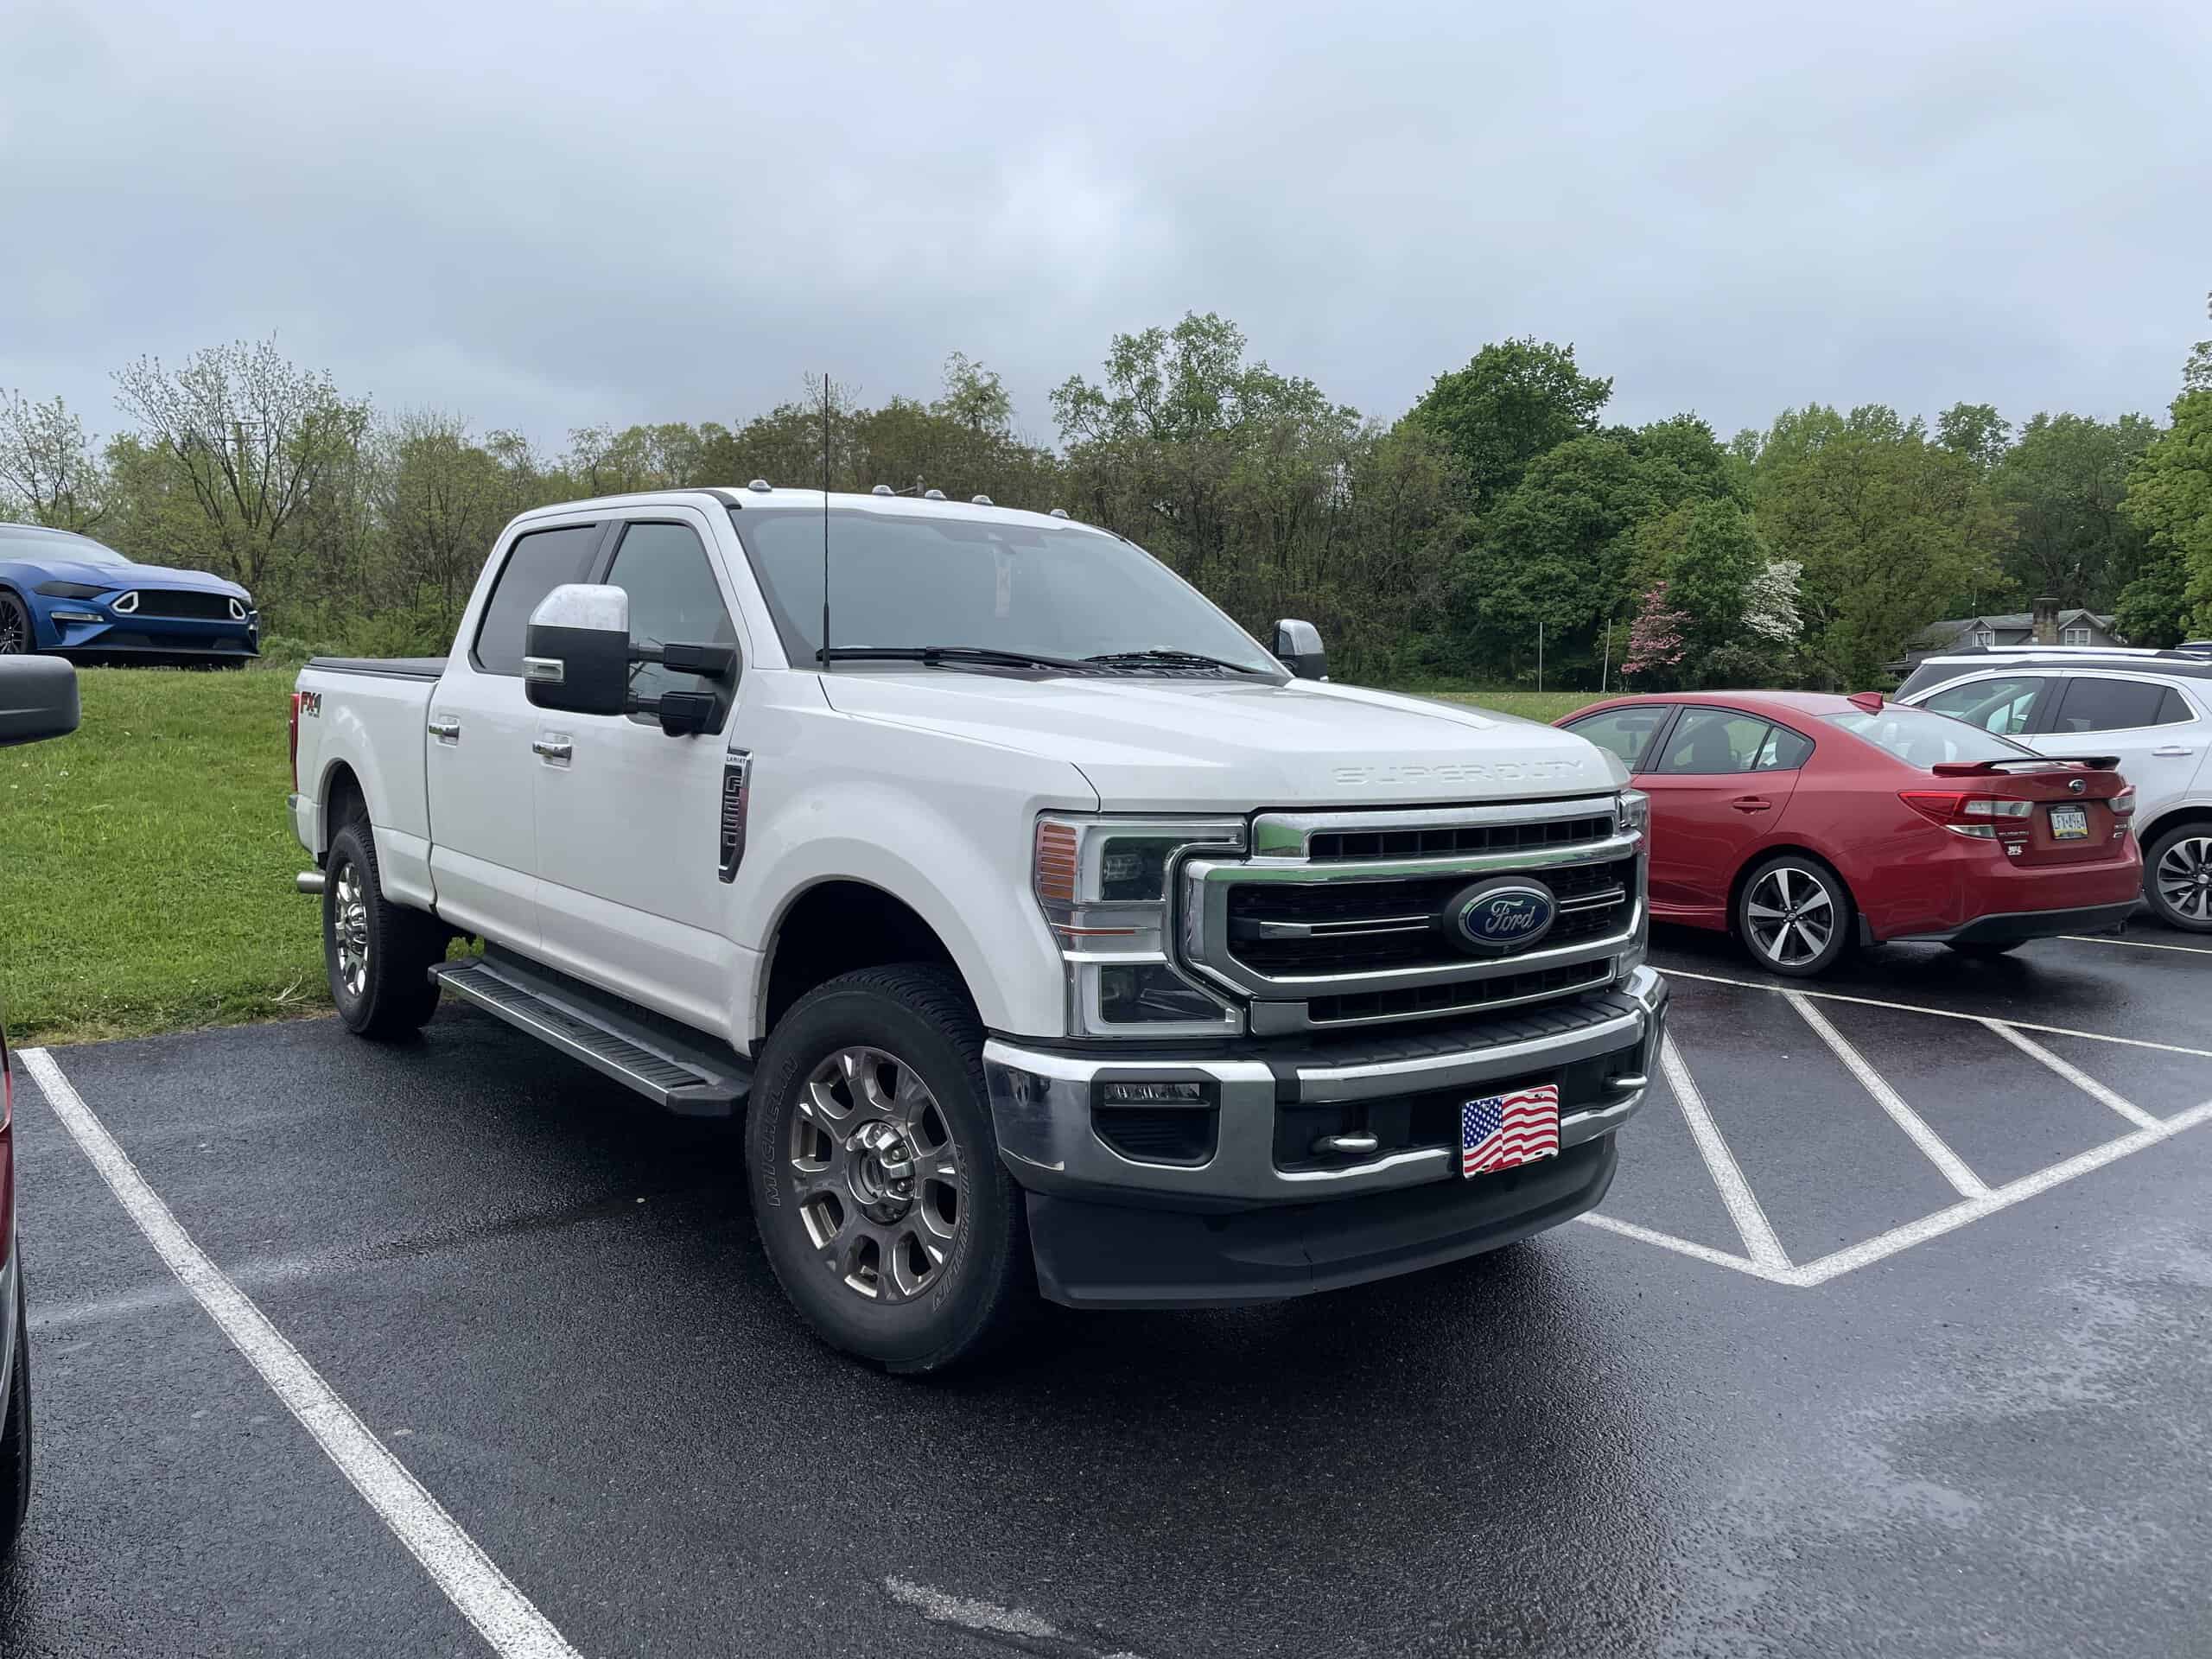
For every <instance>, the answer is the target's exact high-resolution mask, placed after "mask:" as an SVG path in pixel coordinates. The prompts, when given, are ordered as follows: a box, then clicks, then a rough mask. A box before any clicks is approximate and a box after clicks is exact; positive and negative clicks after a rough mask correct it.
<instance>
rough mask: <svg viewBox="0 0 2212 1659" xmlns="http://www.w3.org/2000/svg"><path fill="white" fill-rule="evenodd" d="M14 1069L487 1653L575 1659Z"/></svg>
mask: <svg viewBox="0 0 2212 1659" xmlns="http://www.w3.org/2000/svg"><path fill="white" fill-rule="evenodd" d="M16 1058H19V1059H21V1060H22V1063H23V1069H24V1070H25V1071H29V1073H30V1075H31V1078H32V1080H33V1081H34V1082H35V1083H36V1084H38V1086H39V1092H40V1093H41V1094H42V1095H44V1096H46V1103H47V1104H48V1106H51V1107H52V1108H53V1109H54V1116H56V1117H58V1118H60V1120H61V1125H62V1127H63V1128H66V1129H67V1130H68V1131H69V1134H70V1136H71V1138H72V1139H73V1140H74V1141H76V1142H77V1145H78V1146H79V1147H80V1148H81V1149H82V1150H83V1152H84V1154H85V1156H86V1158H88V1159H90V1160H92V1167H93V1168H94V1169H96V1170H98V1171H99V1174H100V1179H102V1180H104V1181H105V1182H106V1183H107V1185H108V1189H109V1190H110V1191H111V1192H113V1193H114V1194H115V1197H116V1201H117V1202H118V1204H120V1205H122V1206H123V1208H124V1212H125V1213H126V1214H128V1215H129V1216H130V1219H131V1220H132V1221H134V1222H135V1223H137V1226H138V1230H139V1231H140V1232H142V1233H143V1234H144V1235H145V1236H146V1240H147V1242H148V1243H150V1244H151V1245H152V1246H153V1247H154V1249H155V1251H156V1253H157V1254H158V1255H160V1256H161V1258H162V1262H164V1263H166V1264H167V1265H168V1269H169V1271H170V1272H172V1273H174V1274H175V1275H176V1276H177V1280H178V1281H179V1282H180V1283H181V1284H182V1285H183V1286H184V1287H185V1289H187V1290H188V1291H189V1292H190V1293H191V1294H192V1298H193V1300H194V1301H196V1302H198V1303H199V1304H200V1306H201V1307H202V1308H203V1309H205V1310H206V1311H207V1317H208V1318H209V1319H213V1320H214V1322H215V1324H216V1325H217V1326H218V1327H219V1329H220V1330H221V1331H222V1332H223V1334H224V1335H225V1336H226V1337H228V1338H230V1339H231V1342H232V1345H234V1346H235V1347H236V1348H237V1349H238V1351H239V1352H240V1353H241V1354H243V1355H245V1358H246V1362H247V1363H249V1364H251V1366H252V1367H253V1369H254V1370H256V1371H257V1372H259V1373H260V1374H261V1379H262V1381H263V1382H264V1383H267V1384H268V1385H269V1387H270V1389H272V1390H273V1391H274V1392H275V1394H276V1395H277V1398H278V1399H280V1400H282V1401H283V1402H284V1404H285V1406H286V1408H289V1410H290V1412H291V1414H293V1415H294V1416H295V1417H296V1418H298V1419H299V1420H300V1423H301V1426H302V1427H304V1428H305V1429H306V1430H307V1431H308V1433H310V1434H312V1435H313V1436H314V1437H315V1443H316V1444H317V1445H319V1446H321V1447H322V1450H323V1452H324V1454H325V1455H326V1456H327V1457H328V1458H329V1459H330V1460H331V1461H332V1462H333V1463H334V1464H336V1465H338V1468H339V1471H340V1473H342V1474H343V1475H344V1476H345V1477H346V1479H347V1480H349V1481H351V1482H352V1483H353V1490H354V1491H357V1492H359V1493H360V1495H361V1497H362V1498H363V1499H364V1500H365V1502H366V1503H368V1505H369V1507H370V1508H371V1509H372V1510H375V1511H376V1512H377V1514H378V1516H380V1517H381V1518H382V1520H383V1521H384V1523H385V1525H386V1526H388V1527H390V1528H391V1530H392V1533H393V1535H395V1536H397V1538H398V1540H399V1541H400V1542H401V1543H403V1544H404V1545H405V1546H406V1547H407V1550H408V1553H409V1554H411V1555H413V1556H414V1558H415V1559H416V1561H418V1562H419V1563H421V1565H422V1567H423V1571H424V1572H426V1573H429V1575H430V1577H431V1579H432V1580H434V1581H435V1583H436V1585H437V1586H438V1588H439V1589H441V1590H442V1591H444V1592H445V1593H446V1597H447V1599H448V1600H450V1601H451V1602H452V1603H453V1605H454V1606H455V1607H456V1608H458V1609H459V1610H460V1611H461V1615H462V1617H464V1618H467V1620H468V1622H469V1623H470V1624H473V1625H474V1626H475V1627H476V1630H477V1631H478V1633H479V1634H480V1635H481V1636H482V1637H484V1639H485V1641H486V1642H487V1643H490V1644H491V1645H492V1647H493V1650H494V1651H496V1652H498V1653H499V1654H500V1655H501V1656H503V1659H578V1656H577V1653H576V1650H575V1649H574V1648H572V1647H570V1646H569V1643H568V1642H567V1640H566V1639H565V1638H564V1637H563V1636H562V1634H561V1632H560V1631H559V1630H556V1629H555V1628H554V1627H553V1624H552V1623H551V1622H550V1620H549V1619H547V1618H546V1617H545V1616H544V1615H543V1613H541V1612H539V1611H537V1608H536V1607H535V1606H533V1605H531V1600H530V1598H529V1597H527V1596H525V1595H524V1594H523V1592H521V1591H520V1590H518V1589H517V1588H516V1587H515V1586H514V1584H513V1583H512V1581H511V1580H509V1579H508V1577H507V1575H506V1574H505V1573H502V1572H501V1571H500V1570H499V1567H498V1566H497V1565H496V1564H494V1563H493V1560H492V1558H491V1557H490V1556H488V1555H486V1554H485V1553H484V1552H483V1550H482V1549H480V1548H478V1546H477V1543H476V1541H475V1540H474V1539H473V1538H471V1537H470V1536H469V1535H467V1533H466V1532H464V1531H462V1530H461V1527H460V1525H459V1524H458V1523H457V1522H455V1521H454V1518H453V1517H452V1516H450V1515H448V1514H447V1513H446V1511H445V1508H444V1506H443V1505H442V1504H441V1503H439V1502H438V1501H437V1499H436V1498H435V1497H431V1496H430V1494H429V1491H427V1490H425V1489H424V1487H423V1484H422V1483H421V1482H420V1481H418V1480H416V1478H415V1477H414V1476H413V1475H411V1474H410V1473H409V1472H408V1471H407V1467H406V1465H404V1464H403V1463H401V1462H400V1461H399V1459H397V1458H395V1457H393V1456H392V1455H391V1452H389V1451H388V1450H386V1449H385V1445H384V1442H383V1441H381V1440H378V1439H377V1437H376V1435H375V1434H374V1433H372V1432H371V1430H370V1429H369V1427H368V1425H367V1424H365V1423H364V1422H363V1421H361V1420H360V1418H359V1417H358V1416H356V1415H355V1414H354V1413H353V1408H352V1407H350V1406H348V1405H347V1404H346V1402H344V1401H343V1400H341V1399H340V1398H339V1396H338V1395H337V1394H336V1393H335V1392H334V1390H333V1389H331V1387H330V1385H329V1384H328V1383H326V1382H324V1381H323V1380H322V1377H321V1375H320V1374H319V1373H318V1372H317V1371H316V1370H315V1367H314V1366H312V1365H310V1364H308V1362H307V1360H306V1359H305V1358H303V1357H302V1356H301V1354H300V1351H299V1350H297V1349H296V1348H295V1347H293V1346H292V1344H290V1343H289V1342H288V1341H287V1340H286V1339H285V1338H284V1335H283V1332H280V1331H279V1330H277V1327H276V1326H275V1325H272V1324H270V1321H269V1318H268V1316H267V1315H266V1314H264V1313H262V1311H261V1310H260V1308H258V1307H257V1306H255V1305H254V1303H253V1301H252V1300H251V1298H249V1297H248V1296H247V1295H246V1294H245V1292H244V1291H242V1290H240V1289H239V1288H238V1287H237V1286H236V1285H234V1284H232V1282H231V1281H230V1280H229V1279H227V1278H226V1277H225V1276H224V1274H223V1271H222V1269H221V1268H218V1267H217V1266H216V1265H215V1264H214V1262H212V1261H210V1260H209V1259H208V1257H207V1253H206V1252H205V1251H203V1250H201V1249H200V1247H199V1245H197V1244H195V1243H193V1241H192V1236H191V1235H190V1234H189V1233H188V1232H186V1231H185V1230H184V1229H183V1227H182V1226H181V1225H180V1224H179V1223H178V1221H177V1218H176V1217H175V1216H174V1215H172V1214H171V1213H170V1212H169V1207H168V1205H166V1204H164V1203H163V1202H162V1197H161V1194H159V1193H158V1192H155V1191H154V1189H153V1188H152V1187H151V1186H150V1185H148V1184H147V1182H146V1178H145V1177H144V1176H143V1175H141V1174H140V1173H138V1169H137V1166H136V1165H134V1164H133V1163H132V1162H131V1161H130V1155H129V1154H126V1153H125V1152H124V1150H123V1147H121V1145H120V1144H118V1142H117V1141H116V1139H115V1137H114V1136H113V1135H110V1134H109V1133H108V1131H107V1127H106V1125H105V1124H103V1123H102V1122H100V1121H99V1118H98V1117H96V1116H93V1114H92V1109H91V1108H90V1107H89V1106H87V1105H86V1104H85V1102H84V1098H83V1096H80V1095H79V1094H78V1092H77V1090H76V1087H75V1085H74V1084H71V1082H70V1081H69V1079H68V1078H67V1077H64V1076H63V1075H62V1073H61V1068H60V1065H56V1064H55V1063H54V1057H53V1056H52V1055H51V1054H49V1053H48V1052H46V1051H45V1050H44V1049H42V1048H26V1049H21V1050H18V1051H17V1053H16Z"/></svg>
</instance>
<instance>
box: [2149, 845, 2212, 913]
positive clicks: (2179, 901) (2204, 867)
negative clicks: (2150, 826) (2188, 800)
mask: <svg viewBox="0 0 2212 1659" xmlns="http://www.w3.org/2000/svg"><path fill="white" fill-rule="evenodd" d="M2143 896H2144V897H2145V899H2149V900H2150V901H2151V909H2152V912H2155V913H2156V915H2157V916H2158V919H2159V920H2160V921H2162V922H2164V924H2165V925H2167V926H2168V927H2178V928H2181V929H2183V930H2184V931H2188V932H2190V933H2212V823H2183V824H2177V825H2175V826H2174V828H2172V829H2169V830H2167V831H2166V833H2165V834H2164V835H2163V836H2159V837H2158V840H2157V841H2155V842H2152V844H2151V850H2150V851H2148V852H2146V853H2145V854H2144V855H2143Z"/></svg>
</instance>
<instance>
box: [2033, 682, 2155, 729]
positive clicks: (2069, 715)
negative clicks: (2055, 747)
mask: <svg viewBox="0 0 2212 1659" xmlns="http://www.w3.org/2000/svg"><path fill="white" fill-rule="evenodd" d="M2165 701H2166V688H2165V687H2164V686H2163V685H2153V684H2152V683H2149V682H2148V681H2145V680H2069V681H2068V682H2067V685H2066V701H2065V702H2062V703H2060V704H2059V705H2058V719H2057V721H2056V722H2055V723H2054V724H2053V725H2052V727H2051V729H2052V730H2053V731H2055V732H2123V731H2126V730H2127V729H2128V728H2130V727H2132V726H2156V725H2158V723H2159V721H2161V719H2163V718H2164V716H2163V715H2161V714H2160V713H2159V710H2160V709H2162V708H2163V707H2164V704H2165Z"/></svg>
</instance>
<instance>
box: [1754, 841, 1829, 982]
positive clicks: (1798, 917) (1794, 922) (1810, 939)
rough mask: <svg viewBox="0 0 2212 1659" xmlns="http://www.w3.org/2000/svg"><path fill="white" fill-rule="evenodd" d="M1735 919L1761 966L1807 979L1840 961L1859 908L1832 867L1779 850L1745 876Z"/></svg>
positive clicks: (1822, 972) (1805, 856)
mask: <svg viewBox="0 0 2212 1659" xmlns="http://www.w3.org/2000/svg"><path fill="white" fill-rule="evenodd" d="M1735 921H1736V935H1737V937H1738V938H1740V939H1742V940H1743V942H1744V947H1745V949H1746V950H1749V951H1750V952H1751V956H1752V957H1753V959H1754V960H1756V961H1757V962H1758V964H1759V966H1760V967H1762V968H1764V969H1766V970H1767V971H1768V972H1769V973H1775V974H1787V975H1789V976H1790V977H1791V978H1793V979H1810V978H1812V977H1813V976H1815V975H1818V974H1824V973H1826V972H1827V970H1828V969H1831V968H1833V967H1834V966H1835V964H1836V963H1838V962H1840V961H1841V960H1842V958H1843V955H1844V953H1845V952H1846V951H1847V950H1849V949H1850V948H1851V940H1852V933H1853V929H1854V928H1855V927H1856V926H1857V925H1858V912H1857V911H1856V909H1855V907H1854V906H1853V904H1852V902H1851V890H1850V889H1849V888H1848V887H1845V886H1844V884H1843V878H1842V877H1841V876H1840V875H1838V874H1836V873H1835V872H1834V870H1832V869H1830V868H1828V867H1827V865H1825V864H1823V863H1821V861H1820V860H1818V859H1816V858H1811V857H1808V856H1807V855H1805V854H1802V853H1778V854H1777V855H1775V856H1774V857H1772V858H1770V859H1767V860H1765V861H1764V862H1762V863H1761V864H1759V865H1758V867H1757V868H1754V869H1753V870H1752V871H1751V874H1750V875H1749V876H1747V877H1745V880H1744V884H1743V886H1742V887H1740V888H1738V891H1737V894H1736V917H1735Z"/></svg>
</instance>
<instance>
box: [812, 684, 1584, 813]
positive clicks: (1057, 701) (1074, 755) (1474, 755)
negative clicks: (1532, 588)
mask: <svg viewBox="0 0 2212 1659" xmlns="http://www.w3.org/2000/svg"><path fill="white" fill-rule="evenodd" d="M823 690H824V692H825V693H826V694H827V696H829V702H830V704H831V706H832V707H834V708H836V709H838V710H839V711H840V712H841V713H843V714H847V715H853V716H855V717H856V718H861V719H868V720H878V721H884V722H886V723H887V724H892V725H897V726H902V727H906V728H912V729H913V730H915V731H917V732H929V733H935V734H939V735H941V736H944V737H946V738H951V739H957V740H961V741H968V742H972V743H981V744H988V745H990V746H992V747H998V748H1005V749H1018V750H1020V751H1022V752H1023V753H1030V754H1037V755H1042V756H1046V757H1049V758H1051V759H1054V760H1066V761H1070V762H1071V763H1073V764H1074V765H1075V766H1077V767H1079V768H1080V769H1081V770H1082V772H1083V773H1084V776H1085V777H1086V778H1088V779H1090V784H1091V786H1092V787H1093V788H1095V789H1096V790H1097V791H1098V794H1099V798H1100V803H1101V804H1102V805H1103V806H1104V807H1105V808H1107V809H1108V810H1116V811H1151V812H1172V811H1194V810H1195V811H1219V810H1231V811H1237V812H1243V811H1249V810H1252V809H1253V808H1255V807H1306V808H1313V807H1362V806H1391V805H1403V804H1421V803H1436V802H1452V801H1475V800H1479V801H1495V800H1515V799H1528V798H1544V797H1551V796H1559V795H1574V794H1581V793H1586V792H1587V793H1593V794H1594V793H1598V792H1600V791H1609V790H1613V789H1618V788H1619V787H1620V786H1621V785H1624V784H1625V783H1626V782H1627V779H1626V776H1625V774H1624V772H1622V770H1621V768H1620V766H1619V764H1618V762H1617V761H1616V760H1614V759H1613V758H1612V756H1611V755H1610V754H1608V753H1605V751H1604V750H1602V749H1600V748H1599V747H1597V746H1596V745H1594V744H1592V743H1590V742H1587V741H1585V740H1584V739H1582V738H1579V737H1576V736H1575V735H1573V734H1572V733H1569V732H1562V731H1559V730H1556V729H1555V728H1552V727H1549V726H1542V725H1539V724H1537V723H1536V722H1535V721H1527V720H1521V719H1517V718H1516V717H1514V716H1513V715H1496V714H1488V713H1484V712H1483V711H1481V710H1479V709H1470V708H1464V707H1461V706H1459V705H1458V704H1452V703H1442V702H1430V701H1428V700H1427V699H1426V698H1421V697H1405V696H1395V695H1393V694H1391V693H1389V692H1384V691H1370V690H1364V689H1363V688H1361V687H1357V686H1346V685H1330V684H1325V683H1316V682H1313V681H1309V680H1293V681H1292V682H1290V683H1288V684H1287V685H1281V686H1276V685H1268V684H1262V683H1256V682H1249V681H1222V680H1169V679H1150V678H1141V677H1132V678H1128V679H1108V678H1099V679H1045V680H1037V679H1030V678H1026V677H1022V678H1017V677H1013V676H1001V675H995V674H975V673H969V672H966V671H962V670H957V669H922V670H918V671H914V672H912V673H906V672H897V673H882V672H877V671H857V672H852V673H837V674H829V675H824V676H823Z"/></svg>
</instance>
